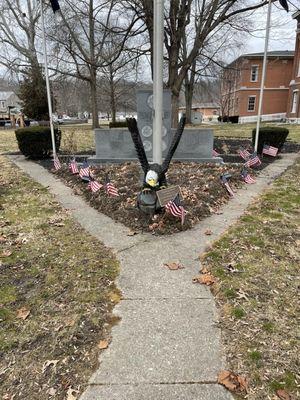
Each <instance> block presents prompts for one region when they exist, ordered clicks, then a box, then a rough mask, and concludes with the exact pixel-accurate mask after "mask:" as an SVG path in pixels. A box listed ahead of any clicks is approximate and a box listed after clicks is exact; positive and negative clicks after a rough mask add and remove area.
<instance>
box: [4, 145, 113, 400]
mask: <svg viewBox="0 0 300 400" xmlns="http://www.w3.org/2000/svg"><path fill="white" fill-rule="evenodd" d="M2 146H3V145H2ZM2 148H3V147H2ZM0 204H1V206H0V244H1V245H0V247H1V249H0V304H1V309H0V322H1V323H0V377H1V379H0V398H1V399H8V400H12V399H14V400H24V399H28V400H29V399H30V400H41V399H50V398H51V399H52V398H53V399H54V398H55V399H66V398H67V394H68V393H69V394H70V396H69V397H68V398H72V399H78V397H79V394H80V392H82V390H83V388H84V386H85V385H86V382H87V381H88V379H89V377H90V376H91V374H92V372H93V371H94V370H95V368H96V366H97V363H98V355H99V351H100V350H99V348H98V347H97V346H98V344H99V341H100V340H101V339H108V338H109V328H110V326H111V324H112V323H114V322H115V321H114V318H113V317H112V314H111V310H112V307H113V305H114V303H115V302H116V301H118V298H119V294H118V292H117V290H116V288H115V286H114V283H113V282H114V279H115V277H116V275H117V273H118V263H117V261H116V259H115V257H114V256H113V255H112V253H111V252H110V251H109V250H108V249H106V248H105V247H104V246H103V245H102V244H101V243H99V242H98V241H97V240H95V239H94V238H93V237H91V236H90V235H88V234H87V233H86V232H85V231H84V230H83V229H82V228H81V227H80V226H79V225H78V224H77V223H75V222H74V220H72V219H71V218H70V216H69V213H68V211H65V210H63V209H62V208H61V207H60V206H59V205H58V204H57V202H56V201H55V200H54V199H53V197H52V196H51V195H50V194H49V193H48V191H47V189H45V188H43V187H42V186H40V185H39V184H36V183H35V182H33V181H32V180H31V179H29V178H28V177H27V176H26V175H25V174H23V173H22V172H21V171H20V170H19V169H18V168H16V167H15V166H13V165H12V164H10V162H9V161H8V160H7V159H5V158H4V157H3V156H0ZM71 394H73V395H74V397H71Z"/></svg>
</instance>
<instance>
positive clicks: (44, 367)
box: [42, 360, 59, 373]
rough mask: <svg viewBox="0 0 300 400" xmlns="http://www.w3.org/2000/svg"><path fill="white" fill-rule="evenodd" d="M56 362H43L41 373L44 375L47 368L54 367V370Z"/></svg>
mask: <svg viewBox="0 0 300 400" xmlns="http://www.w3.org/2000/svg"><path fill="white" fill-rule="evenodd" d="M58 362H59V360H47V361H45V362H44V365H43V369H42V372H43V373H44V372H45V371H46V369H47V368H49V367H54V368H55V367H56V365H57V363H58Z"/></svg>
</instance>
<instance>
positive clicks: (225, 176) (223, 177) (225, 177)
mask: <svg viewBox="0 0 300 400" xmlns="http://www.w3.org/2000/svg"><path fill="white" fill-rule="evenodd" d="M230 177H231V175H230V174H223V175H221V177H220V178H221V182H222V185H223V186H225V188H226V190H227V192H228V193H229V195H230V196H231V197H233V196H234V192H233V190H232V189H231V187H230V185H229V182H228V179H229V178H230Z"/></svg>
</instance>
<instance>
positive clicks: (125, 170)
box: [40, 138, 300, 235]
mask: <svg viewBox="0 0 300 400" xmlns="http://www.w3.org/2000/svg"><path fill="white" fill-rule="evenodd" d="M251 146H252V144H251V140H249V139H236V138H234V139H233V138H230V139H226V138H215V139H214V148H215V149H216V150H217V151H218V152H219V153H220V156H221V157H222V158H223V160H224V162H225V163H226V164H220V165H217V164H199V163H194V162H191V163H188V162H179V161H174V162H172V163H171V166H170V169H169V171H168V183H169V185H179V186H180V187H181V190H182V195H183V199H184V203H183V205H184V207H185V209H186V210H187V211H188V214H187V215H186V219H185V223H184V225H183V226H181V223H180V220H179V219H175V218H174V217H172V216H170V215H166V214H165V213H161V214H158V215H156V216H155V218H154V219H151V218H150V217H149V216H147V215H145V214H143V213H142V212H140V211H139V210H138V209H137V207H136V197H137V194H138V193H139V191H140V189H141V182H142V172H141V169H140V167H139V164H138V163H137V162H127V163H123V164H102V165H100V166H94V167H93V172H94V175H95V177H96V179H97V180H98V181H99V182H100V183H103V182H104V180H105V175H106V174H107V173H109V175H110V177H111V180H112V182H113V183H114V185H115V186H116V187H117V188H118V190H119V194H120V196H119V197H117V198H109V197H108V196H107V195H106V194H105V192H104V190H103V189H101V190H100V191H99V192H98V193H97V194H92V193H91V192H90V191H89V190H87V188H86V184H85V183H83V182H82V181H81V180H80V178H79V177H78V176H74V175H72V174H71V173H70V172H69V170H68V168H67V167H66V166H64V167H63V168H62V169H61V170H60V171H56V172H55V174H56V175H57V176H58V177H60V178H61V179H62V180H63V181H64V182H65V183H66V184H67V185H68V186H70V187H72V188H73V190H74V192H75V193H76V194H78V195H82V196H84V197H85V199H86V200H87V201H88V202H89V204H90V205H91V206H92V207H94V208H95V209H97V210H99V211H100V212H102V213H104V214H106V215H108V216H109V217H111V218H112V219H114V220H115V221H118V222H121V223H122V224H124V225H125V226H127V227H128V228H130V229H131V230H132V231H133V232H149V231H150V232H152V233H153V234H159V235H162V234H172V233H175V232H179V231H182V230H187V229H190V228H192V227H193V226H194V225H195V224H197V223H198V222H199V221H201V220H202V219H204V218H205V217H207V216H209V215H211V214H213V213H216V212H218V209H219V208H220V206H221V205H223V204H224V203H226V202H227V201H228V200H229V198H230V196H229V195H228V193H227V191H226V189H225V188H224V187H223V186H222V185H221V183H220V175H221V174H222V173H224V172H229V173H230V174H231V175H232V177H231V179H230V185H231V187H232V188H233V190H236V189H238V188H241V187H242V186H243V185H245V184H244V182H243V181H242V180H241V177H240V171H241V168H242V163H243V162H244V161H243V159H242V158H241V157H240V156H239V155H238V154H237V151H238V149H239V148H241V147H243V148H246V149H249V150H250V149H251ZM299 150H300V145H299V144H297V143H294V142H287V143H286V144H285V145H284V148H283V150H282V152H283V153H284V152H297V151H299ZM87 154H88V153H86V152H85V156H84V155H81V154H78V155H77V161H78V162H82V161H83V160H84V159H85V158H86V157H88V155H87ZM60 157H61V161H62V162H65V163H68V162H69V158H70V156H69V155H66V154H64V155H63V154H62V155H60ZM275 160H276V158H273V157H268V156H264V157H263V159H262V165H261V166H260V167H258V168H255V170H252V171H251V172H250V173H251V175H252V176H255V175H256V174H257V173H259V171H260V170H262V169H264V168H265V167H266V166H268V165H269V164H270V163H272V162H273V161H275ZM40 163H41V164H42V165H43V166H44V167H46V168H48V169H49V170H51V171H52V163H51V161H49V160H43V161H41V162H40ZM52 172H53V171H52Z"/></svg>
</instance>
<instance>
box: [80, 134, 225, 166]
mask: <svg viewBox="0 0 300 400" xmlns="http://www.w3.org/2000/svg"><path fill="white" fill-rule="evenodd" d="M174 133H175V130H174V129H172V132H170V133H168V132H166V133H165V135H164V137H163V142H162V144H163V157H165V155H166V153H167V151H168V149H169V146H170V144H171V141H172V138H173V135H174ZM141 137H142V140H143V144H144V148H145V152H146V155H147V158H148V161H149V162H151V160H152V145H153V143H152V135H151V137H147V136H146V137H143V135H141ZM213 142H214V137H213V130H212V129H193V128H192V129H185V130H184V132H183V134H182V138H181V141H180V143H179V145H178V147H177V150H176V152H175V154H174V156H173V161H190V162H199V163H222V162H223V159H222V158H221V157H212V151H213ZM95 144H96V155H95V156H93V157H90V158H89V159H88V162H89V163H90V164H99V163H122V162H126V161H136V160H137V157H136V153H135V148H134V145H133V142H132V139H131V135H130V132H129V131H128V129H127V128H112V129H101V128H100V129H95Z"/></svg>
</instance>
